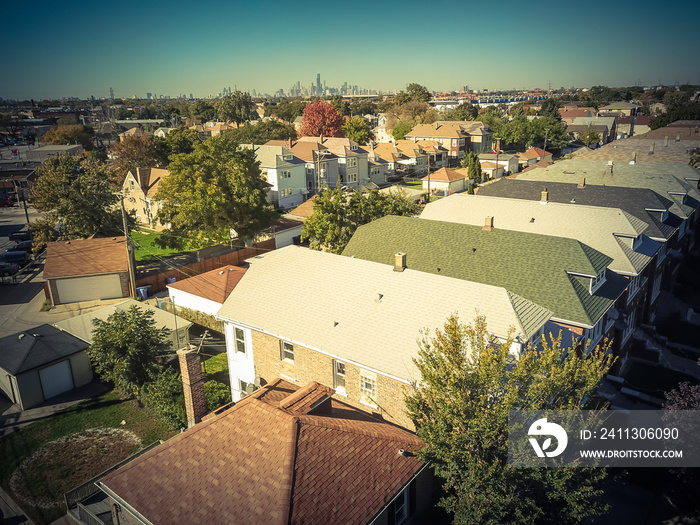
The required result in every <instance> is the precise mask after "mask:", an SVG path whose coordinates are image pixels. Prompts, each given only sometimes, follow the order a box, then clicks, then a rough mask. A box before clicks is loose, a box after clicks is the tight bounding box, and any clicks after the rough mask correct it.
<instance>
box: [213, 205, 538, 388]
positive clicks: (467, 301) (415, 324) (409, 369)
mask: <svg viewBox="0 0 700 525" xmlns="http://www.w3.org/2000/svg"><path fill="white" fill-rule="evenodd" d="M416 220H418V219H416ZM424 222H428V221H424ZM392 256H393V253H392ZM249 262H250V268H249V269H248V271H247V272H246V273H245V275H244V276H243V278H242V279H241V281H240V282H239V283H238V286H236V288H235V289H234V290H233V291H232V292H231V295H229V297H228V299H227V300H226V302H225V303H224V305H223V306H222V307H221V310H220V311H219V314H218V315H219V316H220V317H222V318H224V319H229V320H231V321H234V322H237V323H240V324H243V325H245V326H248V327H251V328H253V329H255V330H259V331H263V332H266V333H268V334H271V335H273V336H274V337H279V338H283V339H286V340H289V341H291V342H292V343H293V344H299V345H301V346H305V347H307V348H312V349H316V350H321V351H323V352H325V353H328V354H331V355H333V356H335V357H338V358H339V359H343V360H346V361H348V362H352V363H355V364H357V365H360V366H364V367H368V368H370V369H373V370H375V371H377V372H381V373H385V374H388V375H390V376H393V377H395V378H398V379H402V380H404V381H413V380H418V379H420V375H419V372H418V369H417V368H416V367H415V365H414V364H413V358H414V357H416V356H417V352H418V344H417V340H418V339H419V338H420V337H421V331H422V330H423V329H426V328H427V329H429V330H431V331H434V330H435V329H437V328H442V326H443V325H444V323H445V321H446V320H447V318H448V317H449V315H451V314H453V313H457V314H458V315H459V316H460V319H461V320H462V321H463V322H470V321H471V320H473V318H474V316H475V315H476V314H477V312H478V313H480V314H482V315H484V316H485V317H486V320H487V323H488V329H489V332H491V333H493V334H494V335H496V336H498V337H501V338H505V337H506V336H507V334H508V331H509V329H510V327H513V328H514V329H515V332H516V335H517V336H519V337H520V338H521V340H526V339H529V338H530V337H532V335H534V334H535V333H536V332H537V330H538V329H539V328H540V327H541V326H542V325H544V323H545V322H546V321H547V319H548V318H549V317H550V316H551V312H549V311H548V310H547V309H545V308H543V307H541V306H538V305H536V304H533V303H532V302H531V301H528V300H525V299H523V298H521V297H518V296H517V295H515V293H513V292H508V291H506V289H504V288H502V287H498V286H491V285H487V284H482V283H477V282H469V281H466V280H462V279H455V278H451V277H449V276H447V277H445V276H442V275H432V274H430V273H425V272H420V271H416V270H414V269H410V268H409V269H407V270H405V271H403V272H395V271H394V268H393V259H392V260H391V261H386V262H384V261H383V262H382V264H379V263H376V262H371V261H366V260H361V259H354V258H351V257H343V256H341V255H334V254H331V253H325V252H318V251H314V250H310V249H308V248H302V247H299V246H287V247H285V248H282V249H280V250H275V251H272V252H269V253H266V254H264V255H262V256H258V257H255V258H253V259H250V260H249ZM409 264H410V263H409Z"/></svg>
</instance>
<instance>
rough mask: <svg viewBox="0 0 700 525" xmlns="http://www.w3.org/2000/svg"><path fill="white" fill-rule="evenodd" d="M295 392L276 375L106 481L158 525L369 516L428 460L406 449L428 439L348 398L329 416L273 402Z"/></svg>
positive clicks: (314, 520)
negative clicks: (356, 406) (376, 417)
mask: <svg viewBox="0 0 700 525" xmlns="http://www.w3.org/2000/svg"><path fill="white" fill-rule="evenodd" d="M270 390H272V391H273V392H270ZM277 390H283V391H284V393H283V392H278V391H277ZM294 390H297V387H295V386H294V385H292V384H290V383H287V382H285V381H282V380H278V381H275V382H273V383H272V384H270V385H267V386H265V387H263V388H262V389H260V390H258V391H256V392H255V393H253V394H251V395H249V396H247V397H246V398H244V399H243V400H241V401H240V402H238V403H236V405H234V406H233V407H232V408H230V409H228V410H226V411H225V412H223V413H221V414H220V415H218V416H215V417H214V418H212V419H209V420H207V421H205V422H203V423H200V424H198V425H196V426H195V427H193V428H192V429H190V430H188V431H186V432H184V433H182V434H179V435H178V436H176V437H174V438H172V439H171V440H169V441H167V442H166V443H164V444H163V445H161V446H159V447H157V448H155V449H154V450H152V451H150V452H148V453H146V454H144V455H143V456H141V457H139V458H137V459H135V460H133V461H132V462H131V463H129V464H127V465H126V466H124V467H122V468H121V469H119V470H117V471H115V472H112V473H110V474H108V475H107V476H105V477H104V478H103V479H102V484H103V485H104V486H105V487H106V488H107V490H108V491H110V492H112V493H114V494H116V495H117V496H118V497H119V498H121V499H122V500H123V501H125V502H127V503H128V504H129V505H130V506H131V507H133V508H134V509H135V510H136V511H138V512H139V513H140V514H141V515H142V516H144V517H145V518H146V519H148V520H149V521H150V522H151V523H153V524H155V525H158V524H171V523H193V524H199V523H202V524H204V523H207V524H209V523H211V524H218V523H222V524H223V523H280V524H281V523H358V524H359V523H367V522H368V521H369V520H370V519H371V518H372V517H374V515H375V514H376V513H377V512H379V511H380V510H381V509H382V508H383V507H384V506H385V505H386V504H387V503H388V502H389V501H390V500H391V498H392V497H393V496H394V495H395V494H396V493H397V492H398V491H399V490H400V489H401V488H402V487H403V486H404V485H405V484H406V483H407V482H408V481H409V480H410V479H411V477H412V476H413V475H414V474H415V473H416V472H417V471H418V470H419V469H420V468H422V466H423V464H422V462H421V461H420V460H418V459H417V458H415V457H402V456H400V455H399V454H398V449H399V448H403V449H405V450H417V449H418V448H420V447H421V446H422V442H421V441H420V440H419V439H418V438H417V437H416V436H414V435H413V434H411V433H409V432H407V431H405V430H401V429H399V428H397V427H393V426H391V425H389V424H387V423H383V422H380V421H376V420H371V418H369V416H366V415H364V416H363V415H361V413H360V411H359V410H357V409H353V408H352V407H349V406H348V405H344V408H343V409H341V410H338V411H336V409H335V408H334V411H333V414H332V415H330V416H319V415H314V414H307V415H295V414H294V413H290V412H289V411H288V410H284V409H281V408H278V407H275V406H274V402H275V401H276V402H277V403H279V398H280V396H281V395H285V396H286V395H287V392H289V391H294ZM312 390H313V389H312ZM282 401H283V402H284V398H282ZM338 405H342V404H340V403H336V405H335V406H338ZM348 411H349V412H354V413H360V416H359V418H358V419H353V418H346V417H344V415H345V413H346V412H348ZM341 414H342V416H340V415H341Z"/></svg>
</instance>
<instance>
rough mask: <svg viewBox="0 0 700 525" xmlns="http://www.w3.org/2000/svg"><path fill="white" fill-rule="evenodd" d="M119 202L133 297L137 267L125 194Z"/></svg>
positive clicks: (130, 289) (133, 295)
mask: <svg viewBox="0 0 700 525" xmlns="http://www.w3.org/2000/svg"><path fill="white" fill-rule="evenodd" d="M119 202H120V203H121V207H122V222H123V224H124V241H125V242H126V256H127V259H128V260H129V291H130V292H131V297H132V298H135V297H136V268H135V264H134V254H133V248H132V246H131V236H130V235H129V224H128V222H127V220H126V209H125V208H124V195H122V194H120V195H119Z"/></svg>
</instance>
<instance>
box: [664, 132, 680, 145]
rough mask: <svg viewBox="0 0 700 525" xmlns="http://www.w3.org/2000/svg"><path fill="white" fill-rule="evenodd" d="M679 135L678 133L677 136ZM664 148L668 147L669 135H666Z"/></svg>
mask: <svg viewBox="0 0 700 525" xmlns="http://www.w3.org/2000/svg"><path fill="white" fill-rule="evenodd" d="M677 136H678V135H676V137H677ZM664 148H668V135H666V136H665V137H664Z"/></svg>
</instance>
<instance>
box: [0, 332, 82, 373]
mask: <svg viewBox="0 0 700 525" xmlns="http://www.w3.org/2000/svg"><path fill="white" fill-rule="evenodd" d="M87 347H88V345H87V343H85V342H84V341H81V340H80V339H78V338H77V337H73V336H72V335H70V334H68V333H66V332H62V331H61V330H59V329H58V328H55V327H53V326H51V325H48V324H42V325H41V326H37V327H35V328H32V329H30V330H27V331H26V332H18V333H16V334H12V335H8V336H6V337H3V338H2V339H0V368H2V369H3V370H5V372H7V373H9V374H12V375H17V374H20V373H22V372H26V371H27V370H31V369H33V368H36V367H38V366H42V365H46V364H49V363H51V362H53V361H57V360H59V359H62V358H64V357H68V356H70V355H73V354H75V353H77V352H81V351H83V350H85V349H86V348H87Z"/></svg>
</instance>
